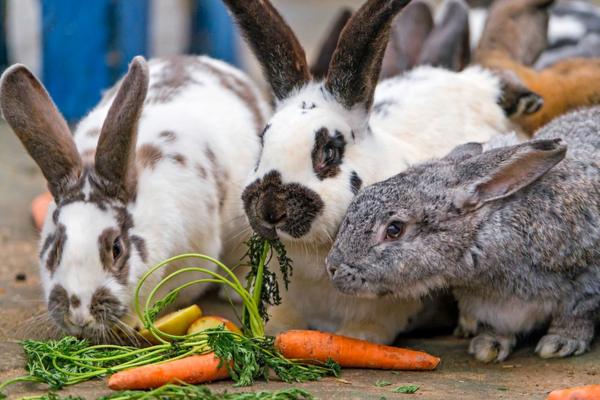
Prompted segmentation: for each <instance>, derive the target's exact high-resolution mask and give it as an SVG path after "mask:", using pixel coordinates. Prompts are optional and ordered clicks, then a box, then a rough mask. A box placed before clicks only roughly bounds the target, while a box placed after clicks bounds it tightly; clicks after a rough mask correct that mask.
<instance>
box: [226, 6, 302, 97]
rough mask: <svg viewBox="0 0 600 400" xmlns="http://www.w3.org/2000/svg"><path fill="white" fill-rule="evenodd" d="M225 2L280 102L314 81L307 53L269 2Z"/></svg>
mask: <svg viewBox="0 0 600 400" xmlns="http://www.w3.org/2000/svg"><path fill="white" fill-rule="evenodd" d="M223 2H224V3H225V4H226V5H227V7H228V8H229V10H230V11H231V12H232V13H233V16H234V17H235V19H236V21H237V23H238V25H239V26H240V28H241V30H242V32H243V34H244V36H245V37H246V41H247V42H248V44H249V45H250V47H252V50H253V51H254V54H255V55H256V57H257V58H258V61H259V62H260V64H261V65H262V68H263V71H264V74H265V76H266V78H267V81H268V82H269V84H270V85H271V88H272V89H273V92H274V94H275V97H276V98H277V99H278V100H283V99H285V98H287V97H288V96H289V94H290V93H291V92H292V91H294V90H295V89H297V88H299V87H302V86H304V85H305V84H306V83H307V82H308V81H309V80H310V72H309V68H308V64H307V62H306V55H305V54H304V49H303V48H302V46H300V43H299V42H298V39H297V38H296V36H295V35H294V32H292V30H291V29H290V27H289V26H288V24H287V23H286V22H285V21H284V20H283V18H282V17H281V15H279V13H278V12H277V10H275V8H274V7H273V5H272V4H271V3H270V2H269V0H223Z"/></svg>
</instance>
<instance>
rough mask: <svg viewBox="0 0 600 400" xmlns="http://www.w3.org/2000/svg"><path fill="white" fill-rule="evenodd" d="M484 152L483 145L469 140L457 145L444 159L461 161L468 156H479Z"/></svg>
mask: <svg viewBox="0 0 600 400" xmlns="http://www.w3.org/2000/svg"><path fill="white" fill-rule="evenodd" d="M482 152H483V145H482V144H481V143H477V142H469V143H465V144H461V145H458V146H456V147H455V148H454V149H452V151H450V153H448V154H446V156H445V157H444V158H442V161H448V162H461V161H464V160H466V159H468V158H471V157H474V156H478V155H480V154H481V153H482Z"/></svg>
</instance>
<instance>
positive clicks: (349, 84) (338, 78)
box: [325, 0, 410, 110]
mask: <svg viewBox="0 0 600 400" xmlns="http://www.w3.org/2000/svg"><path fill="white" fill-rule="evenodd" d="M409 1H410V0H368V1H367V2H366V3H365V4H364V5H363V6H362V7H361V8H360V9H359V10H358V11H357V12H356V13H355V14H354V15H353V16H352V18H350V21H348V24H346V27H345V28H344V30H343V31H342V34H341V36H340V40H339V43H338V46H337V49H336V50H335V53H334V54H333V58H332V60H331V64H330V65H329V73H328V74H327V80H326V82H325V87H326V88H327V90H329V91H330V92H331V93H332V94H333V95H334V96H335V98H336V99H337V101H339V102H340V103H341V104H342V105H344V106H345V107H346V108H352V107H353V106H354V105H356V104H364V107H365V108H366V109H367V110H368V109H370V108H371V104H372V103H373V94H374V92H375V86H376V85H377V81H378V78H379V71H380V70H381V62H382V60H383V54H384V51H385V48H386V45H387V42H388V39H389V34H390V26H391V24H392V20H393V18H394V16H396V14H398V13H399V12H400V11H401V10H402V9H403V8H404V6H406V4H408V2H409Z"/></svg>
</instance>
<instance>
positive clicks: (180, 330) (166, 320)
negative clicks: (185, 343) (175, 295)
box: [140, 304, 202, 344]
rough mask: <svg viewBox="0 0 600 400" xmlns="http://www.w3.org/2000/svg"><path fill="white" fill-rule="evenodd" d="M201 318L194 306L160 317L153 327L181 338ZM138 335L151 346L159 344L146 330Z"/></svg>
mask: <svg viewBox="0 0 600 400" xmlns="http://www.w3.org/2000/svg"><path fill="white" fill-rule="evenodd" d="M201 316H202V310H201V309H200V307H198V306H197V305H195V304H194V305H191V306H189V307H187V308H183V309H181V310H178V311H174V312H172V313H169V314H167V315H164V316H162V317H160V318H159V319H157V320H156V321H155V322H154V327H155V328H157V329H158V330H160V331H162V332H165V333H168V334H169V335H178V336H183V335H185V333H186V332H187V330H188V329H189V327H190V326H191V325H192V323H193V322H194V321H196V320H197V319H198V318H200V317H201ZM140 335H141V336H142V337H143V338H144V339H146V340H147V341H149V342H150V343H152V344H159V343H160V342H159V341H158V339H156V338H155V337H154V335H152V333H151V332H150V331H149V330H148V329H142V330H141V331H140ZM165 339H166V340H168V339H167V338H165Z"/></svg>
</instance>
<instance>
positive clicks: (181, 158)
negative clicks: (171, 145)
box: [169, 153, 187, 167]
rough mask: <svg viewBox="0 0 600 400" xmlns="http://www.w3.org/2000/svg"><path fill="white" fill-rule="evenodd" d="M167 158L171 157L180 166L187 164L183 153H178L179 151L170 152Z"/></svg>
mask: <svg viewBox="0 0 600 400" xmlns="http://www.w3.org/2000/svg"><path fill="white" fill-rule="evenodd" d="M169 158H171V159H172V160H173V161H175V162H176V163H177V164H179V165H181V166H182V167H185V166H186V164H187V159H186V158H185V156H184V155H183V154H180V153H175V154H171V155H169Z"/></svg>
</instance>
